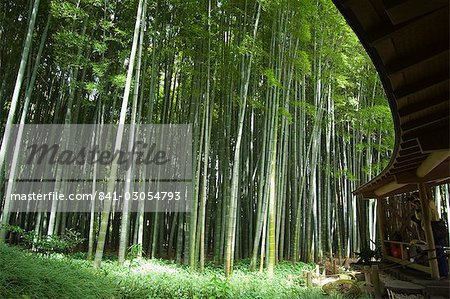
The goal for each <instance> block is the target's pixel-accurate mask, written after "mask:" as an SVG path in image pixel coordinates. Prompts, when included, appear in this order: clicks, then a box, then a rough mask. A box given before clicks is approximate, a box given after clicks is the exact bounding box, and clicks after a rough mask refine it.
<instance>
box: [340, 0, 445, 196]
mask: <svg viewBox="0 0 450 299" xmlns="http://www.w3.org/2000/svg"><path fill="white" fill-rule="evenodd" d="M333 2H334V4H335V5H336V7H337V8H338V9H339V11H340V12H341V13H342V15H343V16H344V17H345V19H346V20H347V22H348V24H349V25H350V26H351V27H352V28H353V30H354V31H355V33H356V35H357V36H358V37H359V39H360V41H361V43H362V44H363V46H364V47H365V49H366V51H367V53H368V54H369V56H370V58H371V59H372V61H373V63H374V65H375V67H376V69H377V71H378V73H379V75H380V78H381V81H382V83H383V86H384V89H385V91H386V95H387V98H388V102H389V106H390V108H391V112H392V117H393V119H394V127H395V140H396V142H395V147H394V151H393V154H392V157H391V160H390V163H389V165H388V166H387V167H386V169H384V170H383V171H382V172H381V173H380V174H379V175H378V176H377V177H375V178H374V179H372V180H371V181H370V182H368V183H366V184H365V185H363V186H361V187H359V188H358V189H357V190H356V191H355V193H357V194H361V195H362V196H363V197H366V198H379V197H384V196H390V195H393V194H398V193H404V192H408V191H413V190H417V184H418V183H419V182H424V183H426V184H429V185H436V184H441V183H444V182H446V181H449V178H450V158H449V153H450V146H449V143H450V142H449V139H450V138H449V137H450V132H449V127H450V121H449V114H450V110H449V109H450V108H449V0H333Z"/></svg>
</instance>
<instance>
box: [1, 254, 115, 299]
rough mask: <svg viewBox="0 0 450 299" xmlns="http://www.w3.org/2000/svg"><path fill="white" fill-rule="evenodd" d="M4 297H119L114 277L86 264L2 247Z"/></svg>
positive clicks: (55, 256) (2, 288) (37, 298)
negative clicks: (102, 273)
mask: <svg viewBox="0 0 450 299" xmlns="http://www.w3.org/2000/svg"><path fill="white" fill-rule="evenodd" d="M0 256H1V258H0V297H2V298H36V299H40V298H92V299H94V298H117V295H118V292H117V289H116V287H115V284H114V281H113V279H112V278H111V277H109V276H106V275H101V273H100V272H98V271H94V270H93V269H92V266H91V265H90V264H89V263H87V262H84V261H73V260H69V259H67V258H64V257H62V256H60V255H54V256H52V257H51V258H48V257H43V256H39V255H36V254H31V253H26V252H22V251H20V250H18V249H17V248H14V247H9V246H5V245H0Z"/></svg>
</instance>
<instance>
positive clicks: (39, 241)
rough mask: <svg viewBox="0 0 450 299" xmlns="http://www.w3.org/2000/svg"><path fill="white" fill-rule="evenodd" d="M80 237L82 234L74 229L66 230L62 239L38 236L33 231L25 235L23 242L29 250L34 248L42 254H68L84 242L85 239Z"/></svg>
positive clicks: (54, 236)
mask: <svg viewBox="0 0 450 299" xmlns="http://www.w3.org/2000/svg"><path fill="white" fill-rule="evenodd" d="M80 236H81V234H80V233H78V232H76V231H74V230H72V229H66V230H65V233H64V235H63V236H62V237H60V236H56V235H52V236H47V235H45V236H37V235H36V233H35V232H34V231H31V232H26V233H24V235H23V241H24V244H25V245H26V246H27V247H28V248H30V249H31V248H33V249H34V250H36V251H37V252H40V253H44V254H50V253H64V254H67V253H69V252H71V251H72V250H73V249H74V248H75V247H76V246H78V245H79V244H81V243H83V242H84V239H83V238H81V237H80Z"/></svg>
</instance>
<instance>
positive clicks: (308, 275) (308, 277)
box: [303, 271, 312, 287]
mask: <svg viewBox="0 0 450 299" xmlns="http://www.w3.org/2000/svg"><path fill="white" fill-rule="evenodd" d="M305 272H306V273H305ZM305 272H303V273H304V274H303V276H304V277H305V276H306V286H307V287H310V286H312V273H311V271H305ZM305 274H306V275H305Z"/></svg>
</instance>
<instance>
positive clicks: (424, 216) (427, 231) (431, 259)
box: [418, 183, 439, 279]
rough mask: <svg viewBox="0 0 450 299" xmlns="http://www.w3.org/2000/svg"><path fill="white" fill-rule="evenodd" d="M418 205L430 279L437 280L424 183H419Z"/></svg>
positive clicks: (434, 248)
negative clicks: (420, 212) (420, 209)
mask: <svg viewBox="0 0 450 299" xmlns="http://www.w3.org/2000/svg"><path fill="white" fill-rule="evenodd" d="M418 187H419V193H420V203H421V205H422V221H423V228H424V229H425V239H426V241H427V247H428V259H429V261H428V262H429V263H430V268H431V277H432V278H433V279H439V267H438V263H437V259H436V246H435V243H434V237H433V230H432V228H431V217H430V198H429V197H428V192H427V189H426V187H425V184H424V183H419V184H418Z"/></svg>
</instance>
